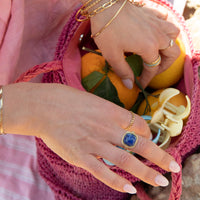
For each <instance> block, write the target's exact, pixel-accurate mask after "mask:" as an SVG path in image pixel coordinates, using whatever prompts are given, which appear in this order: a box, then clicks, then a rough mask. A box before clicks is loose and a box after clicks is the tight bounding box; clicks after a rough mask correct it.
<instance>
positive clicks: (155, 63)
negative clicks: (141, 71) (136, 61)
mask: <svg viewBox="0 0 200 200" xmlns="http://www.w3.org/2000/svg"><path fill="white" fill-rule="evenodd" d="M160 63H161V56H160V54H159V55H158V58H157V59H156V60H155V61H154V62H151V63H146V62H144V64H145V65H146V66H148V67H151V68H152V67H156V66H158V65H159V64H160Z"/></svg>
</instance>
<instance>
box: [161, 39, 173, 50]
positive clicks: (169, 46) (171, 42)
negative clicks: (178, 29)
mask: <svg viewBox="0 0 200 200" xmlns="http://www.w3.org/2000/svg"><path fill="white" fill-rule="evenodd" d="M173 46H174V40H172V39H171V40H170V41H169V45H168V47H167V48H165V49H162V50H167V49H169V48H171V47H173Z"/></svg>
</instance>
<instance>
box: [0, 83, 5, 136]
mask: <svg viewBox="0 0 200 200" xmlns="http://www.w3.org/2000/svg"><path fill="white" fill-rule="evenodd" d="M3 134H4V132H3V89H2V86H0V135H3Z"/></svg>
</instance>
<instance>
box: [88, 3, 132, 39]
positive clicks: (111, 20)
mask: <svg viewBox="0 0 200 200" xmlns="http://www.w3.org/2000/svg"><path fill="white" fill-rule="evenodd" d="M127 1H128V0H125V1H124V3H123V4H122V5H121V7H120V8H119V9H118V11H117V12H116V13H115V15H114V16H113V17H112V18H111V19H110V21H109V22H108V23H107V24H106V25H105V26H104V27H103V28H101V29H100V31H99V32H97V33H95V34H94V35H91V38H94V37H97V36H98V35H100V34H101V32H102V31H103V30H105V29H106V28H107V27H108V26H109V25H110V24H111V23H112V22H113V20H114V19H115V18H116V17H117V16H118V15H119V13H120V12H121V10H122V9H123V8H124V6H125V5H126V3H127Z"/></svg>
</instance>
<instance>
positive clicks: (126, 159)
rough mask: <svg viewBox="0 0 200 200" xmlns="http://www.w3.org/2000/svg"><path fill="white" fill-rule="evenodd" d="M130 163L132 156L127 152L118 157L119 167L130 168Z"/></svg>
mask: <svg viewBox="0 0 200 200" xmlns="http://www.w3.org/2000/svg"><path fill="white" fill-rule="evenodd" d="M129 163H130V155H129V153H127V152H123V153H121V155H119V157H118V161H117V164H118V165H119V166H128V165H129Z"/></svg>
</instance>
